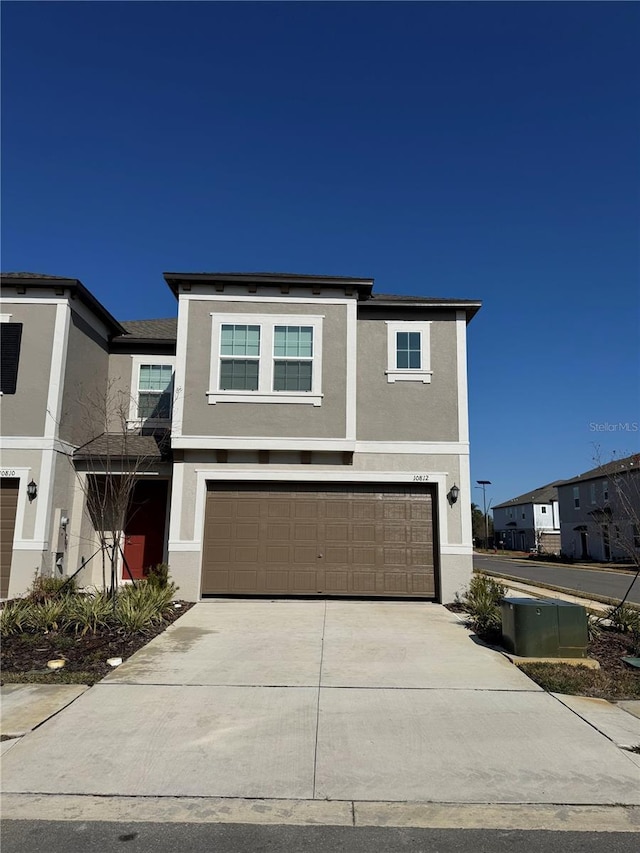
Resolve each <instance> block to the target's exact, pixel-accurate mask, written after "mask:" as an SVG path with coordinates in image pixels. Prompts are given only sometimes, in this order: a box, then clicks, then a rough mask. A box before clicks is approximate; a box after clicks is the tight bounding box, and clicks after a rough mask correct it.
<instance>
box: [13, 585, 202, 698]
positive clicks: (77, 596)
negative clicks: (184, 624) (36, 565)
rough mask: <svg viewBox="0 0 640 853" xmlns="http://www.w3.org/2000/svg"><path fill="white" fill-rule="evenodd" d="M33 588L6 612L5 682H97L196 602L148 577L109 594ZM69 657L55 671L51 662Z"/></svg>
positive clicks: (169, 586) (171, 587)
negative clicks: (113, 595)
mask: <svg viewBox="0 0 640 853" xmlns="http://www.w3.org/2000/svg"><path fill="white" fill-rule="evenodd" d="M41 587H42V584H40V585H39V588H38V589H34V590H32V592H31V593H30V595H29V596H27V597H26V598H25V599H18V600H14V601H10V602H7V603H6V604H5V605H4V607H3V608H2V611H1V612H0V624H1V627H2V649H1V653H0V667H1V676H0V678H1V681H0V683H2V684H10V683H38V684H94V683H95V682H96V681H100V679H102V678H104V676H105V675H107V674H108V673H109V672H111V671H112V670H113V667H112V666H111V665H110V664H109V663H107V661H108V660H109V659H110V658H122V660H123V661H124V660H126V658H128V657H130V656H131V655H132V654H133V653H134V652H136V651H138V649H140V648H142V646H145V645H146V644H147V643H148V642H149V641H150V640H152V639H153V638H154V637H156V636H157V635H158V634H161V633H162V632H163V631H164V630H165V629H166V628H167V627H168V626H169V625H171V624H172V623H173V622H175V621H176V619H178V618H179V617H180V616H181V615H182V614H183V613H186V611H187V610H189V608H190V607H192V606H193V604H192V602H188V601H181V600H176V599H175V598H174V594H175V591H176V588H175V587H173V586H172V585H168V586H167V587H165V588H162V589H158V588H157V587H154V585H153V584H149V583H148V582H147V581H142V582H139V583H138V584H137V586H136V587H135V588H132V587H127V588H124V589H122V590H119V591H118V595H117V598H116V602H115V603H114V601H113V599H112V598H110V597H109V595H108V594H106V593H101V592H93V593H78V592H75V591H71V592H63V593H62V594H59V593H58V591H57V590H53V591H51V590H45V591H44V592H43V590H42V588H41ZM58 659H61V660H64V666H63V667H62V668H60V669H55V670H51V669H48V667H47V662H48V661H51V660H58Z"/></svg>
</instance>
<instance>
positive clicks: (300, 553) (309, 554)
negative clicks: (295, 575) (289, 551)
mask: <svg viewBox="0 0 640 853" xmlns="http://www.w3.org/2000/svg"><path fill="white" fill-rule="evenodd" d="M317 561H318V549H317V548H316V547H308V546H302V547H296V548H294V549H293V562H294V563H295V565H296V566H308V565H314V563H316V562H317Z"/></svg>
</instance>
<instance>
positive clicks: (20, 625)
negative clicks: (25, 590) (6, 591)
mask: <svg viewBox="0 0 640 853" xmlns="http://www.w3.org/2000/svg"><path fill="white" fill-rule="evenodd" d="M30 607H31V605H30V602H29V601H27V599H25V598H18V599H16V600H15V601H8V602H7V603H6V604H5V605H4V607H3V608H2V610H1V611H0V636H2V637H10V636H11V635H12V634H22V633H24V632H25V631H28V630H29V623H28V616H29V609H30Z"/></svg>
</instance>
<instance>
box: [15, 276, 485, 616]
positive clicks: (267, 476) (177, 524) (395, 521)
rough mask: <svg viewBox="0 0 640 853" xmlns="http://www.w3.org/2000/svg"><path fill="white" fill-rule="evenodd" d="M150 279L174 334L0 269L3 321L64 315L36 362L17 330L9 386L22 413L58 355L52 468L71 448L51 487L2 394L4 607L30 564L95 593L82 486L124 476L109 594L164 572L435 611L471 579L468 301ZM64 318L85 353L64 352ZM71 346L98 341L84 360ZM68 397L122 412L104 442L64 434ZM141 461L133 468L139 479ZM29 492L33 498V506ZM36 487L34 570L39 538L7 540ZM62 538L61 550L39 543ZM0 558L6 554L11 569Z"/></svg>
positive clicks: (195, 587)
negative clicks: (167, 305) (13, 381)
mask: <svg viewBox="0 0 640 853" xmlns="http://www.w3.org/2000/svg"><path fill="white" fill-rule="evenodd" d="M165 279H166V281H167V283H168V285H169V287H170V288H171V290H172V291H173V293H174V295H175V297H176V300H177V306H178V310H177V321H176V319H175V318H173V319H168V320H149V321H135V322H129V323H126V322H121V323H119V322H118V321H116V320H114V319H113V318H112V317H111V315H110V314H109V313H108V312H107V311H106V309H104V308H103V307H102V306H100V305H99V303H98V302H97V301H96V300H95V299H94V298H93V297H91V296H90V294H89V293H88V291H86V289H85V288H83V286H82V285H81V284H80V283H79V282H75V281H74V280H68V279H62V280H53V279H46V278H45V277H37V278H34V277H31V279H28V278H25V277H23V278H22V279H21V280H20V281H19V282H18V281H17V280H16V279H15V278H14V277H12V276H3V280H2V284H3V299H5V300H7V301H6V303H5V304H7V305H8V304H9V301H10V299H9V297H11V298H12V299H13V300H14V301H13V303H12V305H15V310H16V311H18V306H20V305H21V304H22V303H20V301H19V300H20V298H23V299H26V300H27V301H28V300H33V301H36V303H37V305H38V306H39V307H44V305H45V303H46V304H47V305H48V304H49V303H50V302H52V301H53V303H54V304H55V305H56V308H55V312H58V311H59V312H60V314H61V315H63V317H64V318H65V319H64V322H63V319H61V320H60V322H59V324H58V325H59V329H57V331H58V332H60V333H63V335H62V342H60V340H61V339H60V337H59V336H58V335H57V334H56V335H54V336H53V340H55V341H58V343H57V344H54V343H51V348H50V349H47V345H46V342H45V339H44V338H43V336H42V335H41V334H40V333H39V332H37V331H36V330H35V329H33V328H30V329H29V338H28V341H27V331H26V327H27V326H31V325H32V320H31V319H29V318H26V317H25V318H24V319H21V320H20V322H22V323H23V328H24V334H23V339H22V344H21V350H20V354H19V361H18V362H17V366H18V369H17V386H16V388H18V387H22V388H23V394H24V396H25V399H26V398H27V397H28V395H29V392H28V387H29V384H28V383H29V381H28V379H25V377H28V375H29V372H30V371H32V370H34V371H37V370H38V369H40V370H41V368H42V363H46V364H47V365H49V364H50V363H51V361H52V359H51V352H53V351H55V349H56V347H58V348H62V349H63V350H64V354H63V356H59V357H56V358H54V359H53V362H55V363H56V364H57V365H58V366H57V368H56V371H52V372H54V373H55V376H53V377H52V381H53V382H55V388H56V389H57V390H56V394H58V395H62V397H61V401H60V403H59V407H58V409H56V410H55V412H56V414H55V417H54V418H53V419H52V421H53V422H54V423H55V424H56V425H57V424H60V427H58V426H56V428H55V429H56V430H57V432H56V431H55V430H54V434H52V435H51V436H48V435H47V437H46V438H47V442H48V444H47V448H48V447H49V444H51V448H50V451H49V452H50V453H52V454H56V453H57V452H58V446H57V445H56V444H55V442H58V443H59V442H61V441H65V442H66V443H65V444H64V446H63V447H62V446H61V450H62V455H63V456H64V465H63V463H62V461H59V462H57V463H56V464H57V465H59V466H60V469H59V470H58V468H55V466H53V468H55V470H53V468H52V472H51V473H50V474H49V478H48V480H47V483H46V489H43V485H42V480H43V469H42V466H40V467H38V465H39V460H33V459H31V457H28V456H25V455H24V453H26V451H27V450H29V449H30V445H27V444H20V441H19V440H18V436H17V435H16V434H15V430H16V429H18V427H17V426H15V424H17V423H25V420H24V411H26V409H25V408H24V407H25V405H26V403H24V402H19V400H18V397H17V396H16V395H15V394H14V395H7V396H5V397H3V400H2V406H3V420H4V417H5V412H7V411H11V412H12V413H11V414H10V415H9V418H10V420H9V423H10V424H11V425H13V426H12V428H11V430H10V431H9V433H7V431H6V430H5V428H4V424H3V429H2V441H3V444H2V447H3V462H2V465H3V480H4V479H7V481H12V483H13V485H12V494H14V495H15V504H16V507H17V510H16V517H15V521H14V522H13V526H14V531H13V533H14V535H13V545H14V547H13V549H12V551H13V555H12V558H11V562H10V578H11V579H10V583H9V584H8V591H9V594H10V595H15V594H21V593H22V592H24V590H25V589H26V588H27V586H28V583H29V581H30V580H31V577H32V574H33V570H34V566H35V567H36V568H37V569H39V570H40V571H54V570H55V569H56V567H58V568H59V567H62V569H63V571H64V573H66V574H69V573H71V572H72V571H75V569H76V568H78V567H79V566H81V565H83V566H85V567H84V568H83V569H82V572H81V579H82V582H83V583H84V584H85V585H91V584H98V585H99V584H100V583H101V568H100V560H99V559H98V560H93V561H92V559H93V551H94V550H95V548H94V546H96V535H95V529H93V531H92V517H91V512H87V511H86V509H87V506H86V504H87V494H88V492H89V489H88V487H87V483H90V485H91V488H94V489H97V490H98V493H99V494H102V492H101V491H100V489H101V488H104V484H105V483H106V482H108V478H109V477H125V476H128V475H131V472H132V470H133V471H134V474H135V491H134V495H133V502H132V506H131V507H130V511H129V513H128V515H127V521H126V524H125V525H124V530H123V540H124V541H123V543H122V544H123V547H122V555H121V556H122V559H121V564H122V566H121V570H120V571H121V577H122V579H123V580H125V581H126V580H127V577H131V576H132V575H133V576H134V577H135V576H136V575H139V574H140V573H141V572H142V569H143V568H144V567H145V566H146V565H148V564H149V563H150V562H155V561H158V560H159V559H161V558H163V559H167V560H168V562H169V564H170V567H171V575H172V577H173V578H174V579H175V581H176V583H177V584H178V585H179V587H180V594H181V595H182V596H184V597H185V598H187V599H190V600H197V599H198V598H200V597H201V596H206V595H226V594H236V595H268V596H277V595H338V596H340V595H348V596H363V597H369V596H390V597H394V596H415V597H424V598H432V599H436V600H441V601H448V600H451V599H452V598H453V596H454V594H455V592H456V591H458V590H460V589H461V588H462V587H464V585H465V584H466V583H467V582H468V580H469V578H470V576H471V570H472V542H471V517H470V512H469V500H468V498H469V495H470V493H471V486H470V476H469V434H468V416H467V372H466V327H467V324H468V322H469V321H470V320H471V318H472V317H473V316H474V314H475V313H476V312H477V311H478V309H479V307H480V303H479V302H477V301H472V300H461V299H438V298H432V297H425V298H421V297H402V296H395V295H394V296H384V295H378V294H374V293H373V290H372V288H373V281H372V280H371V279H354V278H346V277H322V276H305V275H291V274H271V273H269V274H238V273H212V274H191V273H168V274H166V275H165ZM5 288H6V290H7V292H6V293H5V291H4V289H5ZM56 288H57V289H56ZM18 289H20V290H21V292H18ZM15 300H18V301H15ZM56 300H58V301H56ZM26 304H27V303H25V305H26ZM58 304H60V305H61V306H62V307H60V308H58V307H57V306H58ZM78 306H82V312H83V315H84V322H85V324H86V326H87V327H88V328H87V329H84V330H83V334H84V335H85V337H86V339H87V341H90V342H91V346H90V345H89V343H86V342H85V341H84V338H83V339H82V340H83V343H82V345H81V344H80V343H79V340H78V339H77V338H76V337H74V338H71V337H70V332H69V329H70V327H72V326H73V325H74V323H73V320H72V317H73V315H74V312H75V311H77V309H78ZM3 310H5V309H3ZM6 310H7V311H9V310H11V311H12V312H13V311H14V308H11V309H9V308H7V309H6ZM21 316H22V315H21ZM38 316H39V315H38ZM13 319H14V318H13V316H12V317H11V320H13ZM37 322H38V323H39V322H40V321H37ZM33 323H35V320H34V321H33ZM81 346H84V347H85V348H87V351H88V350H91V353H93V351H94V350H93V348H95V353H96V354H95V356H94V355H91V357H89V355H85V353H84V350H82V348H81ZM98 353H99V355H98ZM94 357H95V359H96V360H97V362H99V369H97V368H95V367H94V365H93V362H92V361H91V359H92V358H94ZM32 363H33V365H34V366H31V365H32ZM38 364H39V365H40V368H38ZM41 372H42V371H41ZM82 387H87V388H93V390H98V391H100V392H101V393H102V392H104V394H105V399H106V398H109V396H110V395H111V394H113V393H115V394H116V396H117V397H118V399H119V400H120V407H119V408H118V407H116V408H117V411H113V410H111V409H109V407H108V406H107V409H109V411H107V412H105V418H104V424H103V426H102V427H98V426H96V424H92V429H89V430H87V429H80V427H81V426H83V425H86V422H87V418H86V417H84V420H83V418H82V417H81V415H86V408H87V406H86V402H87V397H88V396H89V395H88V394H86V393H82V394H78V389H79V388H82ZM47 394H53V392H52V391H51V388H50V387H48V389H47ZM65 394H66V395H68V400H67V399H66V398H65ZM78 397H79V398H80V400H81V401H82V403H83V404H84V408H83V407H82V406H81V408H80V410H79V412H78V411H76V410H75V409H73V407H72V406H71V407H70V408H69V406H67V408H69V412H70V414H69V418H70V423H71V424H75V427H76V429H75V432H74V431H73V430H71V428H69V431H65V430H64V429H63V428H62V425H63V424H64V417H63V412H64V411H66V409H65V402H69V401H70V400H71V399H72V398H73V399H77V398H78ZM123 399H124V400H126V401H127V402H126V405H125V408H127V407H128V411H126V412H124V413H123V412H122V400H123ZM56 400H57V397H56ZM30 404H32V409H33V411H34V413H39V414H40V417H41V418H44V414H43V412H44V411H49V410H50V406H49V403H48V402H45V403H44V404H43V403H40V402H39V403H37V404H36V402H35V401H33V400H32V401H30ZM69 405H70V404H69ZM21 406H22V408H21ZM74 411H75V412H76V414H75V416H74V415H73V412H74ZM123 424H125V428H124V429H123V426H122V425H123ZM53 429H54V428H53V427H50V431H51V430H53ZM169 430H170V436H169ZM23 433H24V430H23ZM168 436H169V438H167V437H168ZM20 437H21V438H24V435H23V434H22V433H21V436H20ZM34 437H35V433H34ZM37 440H38V442H39V441H41V440H44V436H40V435H39V434H38V436H37ZM54 458H56V457H55V456H54ZM70 458H71V461H72V464H71V465H70V464H69V459H70ZM141 458H143V459H144V460H145V465H144V466H143V467H142V466H139V465H138V466H136V465H135V464H134V460H135V462H139V460H140V459H141ZM52 464H53V463H52ZM65 466H66V467H65ZM50 467H51V466H50ZM63 469H64V471H63ZM5 470H6V472H8V473H7V474H6V476H5ZM47 470H48V469H47ZM11 473H13V474H14V476H9V475H10V474H11ZM34 477H35V479H36V480H37V479H38V478H39V480H40V482H39V484H38V497H37V498H35V499H34V500H33V502H32V503H30V502H29V497H28V494H27V487H28V485H29V483H30V482H32V481H34ZM16 481H17V482H16ZM23 481H24V482H23ZM101 484H102V485H101ZM43 492H44V493H45V494H46V495H47V496H48V497H47V500H46V507H45V508H44V509H42V510H39V511H40V513H41V515H42V516H43V517H44V516H46V519H47V521H46V530H45V527H44V526H42V525H41V528H40V529H39V533H40V534H41V535H40V538H38V540H37V544H38V548H39V554H38V555H37V557H38V559H35V557H36V555H35V554H33V552H34V551H36V550H37V549H36V547H35V544H34V545H29V546H28V547H27V548H25V547H24V545H23V543H24V542H25V541H27V539H28V536H29V534H30V531H31V528H30V527H29V524H31V516H32V515H34V508H35V507H36V505H37V508H38V509H39V506H40V503H39V502H40V497H41V496H42V495H43ZM458 495H460V496H461V500H458ZM465 495H466V499H465ZM3 501H4V491H3ZM44 503H45V501H43V502H42V504H44ZM38 509H36V512H37V511H38ZM62 519H64V525H62ZM9 526H10V525H7V531H8V527H9ZM93 527H94V528H95V525H93ZM61 530H62V532H63V534H64V536H63V539H64V551H63V552H60V551H59V550H57V549H58V548H60V547H61V544H60V542H59V541H56V542H53V540H54V539H56V537H57V540H59V539H60V535H59V534H60V531H61ZM7 535H8V532H7ZM5 540H6V536H5ZM31 541H33V542H35V541H36V540H35V539H33V540H29V542H31ZM16 544H17V546H18V547H17V548H16V547H15V546H16ZM21 546H22V547H21ZM97 547H98V549H99V542H98V543H97ZM5 551H6V547H5V550H3V552H2V553H3V555H4V554H5ZM25 551H29V552H30V553H31V554H32V559H30V560H29V559H28V560H25V559H24V555H23V552H25ZM61 553H62V558H61V557H60V554H61ZM16 554H18V556H16ZM6 565H7V563H6V556H3V571H4V572H5V574H7V575H8V574H9V572H8V570H7V569H6ZM132 567H133V570H132Z"/></svg>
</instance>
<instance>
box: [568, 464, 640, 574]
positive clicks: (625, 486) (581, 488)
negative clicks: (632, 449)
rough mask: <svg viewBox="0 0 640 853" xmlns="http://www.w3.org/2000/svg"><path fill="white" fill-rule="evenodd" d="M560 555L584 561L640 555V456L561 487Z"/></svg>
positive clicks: (601, 468)
mask: <svg viewBox="0 0 640 853" xmlns="http://www.w3.org/2000/svg"><path fill="white" fill-rule="evenodd" d="M558 500H559V504H560V533H561V537H562V553H563V554H565V555H566V556H567V557H571V558H574V559H580V560H599V561H603V562H608V561H609V560H629V559H637V558H638V557H639V556H640V456H639V455H637V454H636V455H634V456H627V457H626V458H624V459H614V460H612V461H611V462H608V463H605V464H603V465H599V466H598V467H597V468H592V469H591V470H590V471H585V473H584V474H579V475H578V476H577V477H572V478H571V479H569V480H562V481H561V482H559V483H558Z"/></svg>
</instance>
